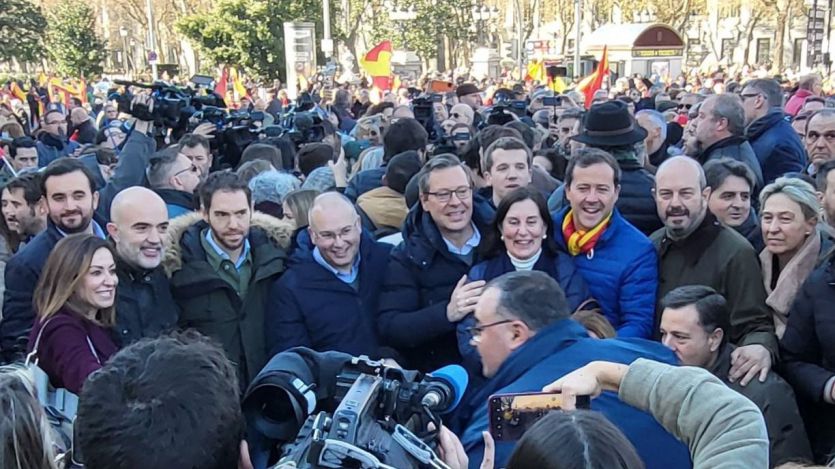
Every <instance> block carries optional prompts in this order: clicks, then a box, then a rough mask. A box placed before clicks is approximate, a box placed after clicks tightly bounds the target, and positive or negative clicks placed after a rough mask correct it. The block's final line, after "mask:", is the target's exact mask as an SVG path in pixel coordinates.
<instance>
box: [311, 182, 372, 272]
mask: <svg viewBox="0 0 835 469" xmlns="http://www.w3.org/2000/svg"><path fill="white" fill-rule="evenodd" d="M308 231H309V232H310V238H311V240H312V241H313V244H314V245H316V247H317V248H319V253H320V254H321V255H322V258H323V259H325V261H326V262H327V263H328V264H330V265H331V266H333V267H334V268H335V269H337V270H340V271H344V272H350V271H351V268H352V267H353V264H354V259H356V256H357V253H358V252H359V249H360V238H361V236H362V225H361V224H360V217H359V215H358V214H357V212H356V210H355V209H354V207H353V206H352V205H350V203H349V202H347V201H345V200H343V199H342V197H341V196H338V195H335V194H325V195H324V196H320V197H319V198H318V200H317V201H316V202H314V206H313V209H312V210H311V212H310V226H309V227H308Z"/></svg>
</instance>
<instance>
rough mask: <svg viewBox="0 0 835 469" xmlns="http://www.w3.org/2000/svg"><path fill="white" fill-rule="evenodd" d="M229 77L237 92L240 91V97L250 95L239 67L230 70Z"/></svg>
mask: <svg viewBox="0 0 835 469" xmlns="http://www.w3.org/2000/svg"><path fill="white" fill-rule="evenodd" d="M229 78H230V79H231V80H232V88H233V89H234V90H235V93H238V99H243V98H246V97H249V93H248V92H247V90H246V86H244V80H243V77H242V76H241V75H240V74H238V69H237V68H235V67H232V68H231V69H230V70H229Z"/></svg>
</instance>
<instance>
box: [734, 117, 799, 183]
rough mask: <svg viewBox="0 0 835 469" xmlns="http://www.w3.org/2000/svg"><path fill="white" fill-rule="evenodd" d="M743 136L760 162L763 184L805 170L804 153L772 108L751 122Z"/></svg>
mask: <svg viewBox="0 0 835 469" xmlns="http://www.w3.org/2000/svg"><path fill="white" fill-rule="evenodd" d="M745 136H746V137H747V138H748V143H750V144H751V147H752V148H753V149H754V153H756V155H757V159H758V160H759V161H760V166H761V167H762V170H763V179H764V180H765V184H771V183H772V182H774V180H775V179H777V178H778V177H780V176H782V175H784V174H786V173H790V172H795V171H803V170H804V169H805V168H806V149H804V148H803V143H801V142H800V139H799V138H798V137H797V133H795V131H794V129H792V126H791V124H790V123H789V121H788V120H786V114H785V113H784V112H783V110H782V109H780V108H774V109H772V110H771V111H769V112H768V114H766V115H764V116H763V117H761V118H759V119H757V120H755V121H754V122H751V124H749V125H748V128H747V129H745Z"/></svg>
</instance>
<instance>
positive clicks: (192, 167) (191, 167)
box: [172, 165, 200, 177]
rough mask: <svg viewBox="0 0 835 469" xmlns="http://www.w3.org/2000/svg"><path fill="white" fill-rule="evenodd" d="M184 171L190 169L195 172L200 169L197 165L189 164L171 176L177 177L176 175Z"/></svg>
mask: <svg viewBox="0 0 835 469" xmlns="http://www.w3.org/2000/svg"><path fill="white" fill-rule="evenodd" d="M186 171H191V172H192V173H196V172H198V171H200V169H199V168H198V167H197V166H194V165H191V166H190V167H188V168H185V169H181V170H179V171H177V172H176V173H174V176H172V177H177V176H179V175H181V174H183V173H185V172H186Z"/></svg>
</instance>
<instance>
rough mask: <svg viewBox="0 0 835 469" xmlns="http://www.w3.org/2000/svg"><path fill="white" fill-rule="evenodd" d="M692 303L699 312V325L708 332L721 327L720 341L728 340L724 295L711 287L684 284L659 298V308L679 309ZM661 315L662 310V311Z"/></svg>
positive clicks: (727, 315)
mask: <svg viewBox="0 0 835 469" xmlns="http://www.w3.org/2000/svg"><path fill="white" fill-rule="evenodd" d="M690 305H693V306H694V307H695V308H696V311H698V313H699V325H701V326H702V329H704V331H705V332H706V333H708V334H710V333H712V332H713V331H714V330H716V329H717V328H718V329H722V332H724V334H723V337H722V343H723V344H724V343H725V342H726V341H727V340H728V334H729V333H730V331H731V322H730V313H729V312H728V302H727V301H725V297H723V296H722V295H720V294H719V293H717V292H716V290H714V289H713V288H710V287H707V286H704V285H685V286H683V287H678V288H676V289H675V290H672V291H671V292H669V293H667V294H666V295H664V298H662V299H661V310H662V311H663V310H665V309H667V308H670V309H679V308H684V307H685V306H690ZM662 316H663V312H662Z"/></svg>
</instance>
